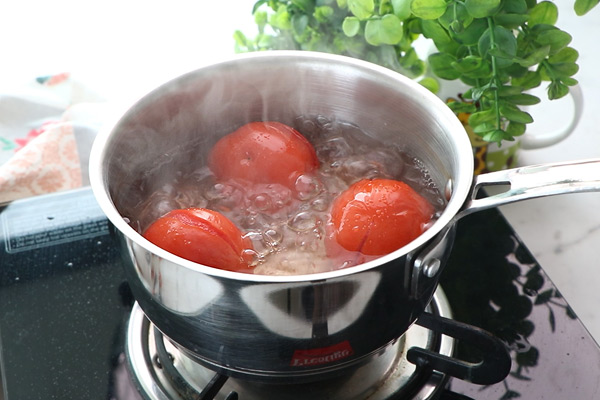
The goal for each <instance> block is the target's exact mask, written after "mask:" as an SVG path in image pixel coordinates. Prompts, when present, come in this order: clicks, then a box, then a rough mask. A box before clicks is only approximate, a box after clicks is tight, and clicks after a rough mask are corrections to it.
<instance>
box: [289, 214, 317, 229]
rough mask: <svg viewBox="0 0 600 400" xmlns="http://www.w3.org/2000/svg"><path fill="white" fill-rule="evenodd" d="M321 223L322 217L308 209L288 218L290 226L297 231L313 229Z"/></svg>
mask: <svg viewBox="0 0 600 400" xmlns="http://www.w3.org/2000/svg"><path fill="white" fill-rule="evenodd" d="M320 224H321V220H320V218H319V217H318V216H317V215H316V214H313V213H310V212H307V211H301V212H299V213H297V214H296V215H294V216H293V217H292V218H290V219H289V220H288V227H289V228H290V229H292V230H293V231H296V232H307V231H311V230H313V229H315V228H316V227H317V226H319V225H320Z"/></svg>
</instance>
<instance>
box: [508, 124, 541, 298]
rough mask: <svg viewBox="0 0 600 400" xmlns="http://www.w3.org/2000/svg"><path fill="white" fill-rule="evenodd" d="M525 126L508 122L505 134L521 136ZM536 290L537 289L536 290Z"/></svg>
mask: <svg viewBox="0 0 600 400" xmlns="http://www.w3.org/2000/svg"><path fill="white" fill-rule="evenodd" d="M525 130H526V125H525V124H521V123H519V122H514V121H510V122H509V123H508V126H507V127H506V133H507V134H509V135H511V136H521V135H523V134H524V133H525ZM536 290H537V289H536Z"/></svg>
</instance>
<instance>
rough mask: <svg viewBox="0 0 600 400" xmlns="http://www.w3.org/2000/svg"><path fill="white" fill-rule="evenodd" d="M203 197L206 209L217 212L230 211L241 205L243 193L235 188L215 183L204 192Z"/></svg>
mask: <svg viewBox="0 0 600 400" xmlns="http://www.w3.org/2000/svg"><path fill="white" fill-rule="evenodd" d="M204 196H205V197H206V199H207V200H208V202H207V207H209V208H212V209H214V210H217V211H230V210H234V209H236V208H238V207H239V206H240V205H241V204H242V203H243V198H244V193H243V192H242V190H241V189H240V188H239V187H237V186H234V185H231V184H226V183H215V184H214V185H210V186H209V187H208V188H207V189H206V190H205V191H204Z"/></svg>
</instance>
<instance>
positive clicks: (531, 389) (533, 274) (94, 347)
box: [0, 189, 600, 400]
mask: <svg viewBox="0 0 600 400" xmlns="http://www.w3.org/2000/svg"><path fill="white" fill-rule="evenodd" d="M0 227H1V230H0V237H1V239H2V241H1V249H0V373H1V376H2V380H1V385H2V387H1V389H2V390H1V391H0V394H2V395H3V397H0V400H2V399H5V400H21V399H28V400H32V399H46V400H47V399H57V400H58V399H60V400H65V399H90V400H94V399H116V400H122V399H128V398H129V397H127V395H126V394H123V393H127V391H126V390H123V388H121V387H119V384H116V381H117V380H116V379H115V371H116V369H117V367H118V365H119V356H120V355H121V354H122V352H123V335H124V331H125V324H126V321H127V317H128V313H129V310H130V308H131V305H132V302H133V299H132V298H131V295H130V293H129V290H128V287H127V284H126V283H125V280H124V277H123V272H122V270H121V266H120V255H119V254H118V252H117V249H116V246H115V245H114V243H115V238H114V232H112V228H111V226H110V225H109V223H108V221H107V220H106V218H105V217H104V216H103V214H102V211H101V210H100V208H99V207H98V205H97V204H96V202H95V200H94V197H93V195H92V192H91V190H89V189H80V190H75V191H68V192H62V193H57V194H52V195H46V196H40V197H34V198H30V199H25V200H20V201H16V202H13V203H11V204H9V205H7V206H5V207H3V208H2V209H1V212H0ZM441 285H442V287H443V288H444V291H445V292H446V295H447V297H448V299H449V301H450V305H451V307H452V310H453V313H454V317H455V318H456V319H457V320H459V321H462V322H467V323H470V324H473V325H476V326H479V327H481V328H484V329H486V330H488V331H490V332H492V333H494V334H495V335H497V336H498V337H500V338H501V339H502V340H504V341H505V342H506V343H507V344H508V345H509V347H510V349H511V354H512V358H513V366H512V371H511V374H510V375H509V376H508V377H507V378H506V379H505V380H504V381H503V382H501V383H498V384H495V385H491V386H477V385H473V384H470V383H467V382H463V381H458V380H456V379H454V380H451V388H452V390H453V391H454V392H457V393H461V394H465V395H467V396H469V397H470V398H473V399H484V400H488V399H489V400H505V399H512V398H519V397H520V398H524V399H593V398H600V383H599V382H600V349H599V348H598V346H597V344H596V343H595V341H594V340H593V339H592V338H591V336H590V335H589V333H588V332H587V330H586V329H585V328H584V327H583V325H582V324H581V322H580V321H579V320H578V319H577V317H576V315H575V313H574V312H573V310H572V309H571V308H570V307H569V305H568V303H567V302H566V300H565V299H564V298H562V297H561V295H560V293H559V291H558V289H557V288H556V287H555V286H553V284H552V282H550V280H549V279H548V277H547V276H546V274H545V273H544V271H543V269H542V268H541V266H540V265H539V264H538V263H537V262H536V260H535V259H534V258H533V257H532V255H531V254H530V252H529V251H528V250H527V248H526V247H525V246H524V245H523V243H521V242H520V240H519V238H518V237H517V236H516V235H515V233H514V231H513V230H512V229H511V227H510V225H508V224H507V222H506V221H505V220H504V218H503V217H502V215H501V214H500V213H499V212H498V211H497V210H489V211H484V212H479V213H475V214H472V215H470V216H468V217H465V218H463V219H462V220H461V221H460V222H459V226H458V232H457V238H456V241H455V245H454V250H453V252H452V255H451V258H450V261H449V263H448V264H447V266H446V269H445V271H444V272H443V277H442V281H441ZM457 351H458V353H457V356H458V357H459V358H463V359H469V357H470V354H469V351H470V350H469V349H468V348H467V347H463V346H462V345H461V344H460V343H459V345H458V350H457Z"/></svg>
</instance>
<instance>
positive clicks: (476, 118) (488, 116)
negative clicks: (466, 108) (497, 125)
mask: <svg viewBox="0 0 600 400" xmlns="http://www.w3.org/2000/svg"><path fill="white" fill-rule="evenodd" d="M495 119H496V113H495V112H494V110H491V109H490V110H483V111H478V112H476V113H473V114H471V115H470V116H469V125H471V126H472V127H475V126H477V125H480V124H483V123H484V122H492V121H494V120H495Z"/></svg>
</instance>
